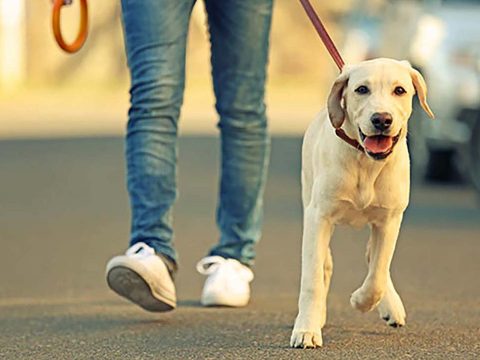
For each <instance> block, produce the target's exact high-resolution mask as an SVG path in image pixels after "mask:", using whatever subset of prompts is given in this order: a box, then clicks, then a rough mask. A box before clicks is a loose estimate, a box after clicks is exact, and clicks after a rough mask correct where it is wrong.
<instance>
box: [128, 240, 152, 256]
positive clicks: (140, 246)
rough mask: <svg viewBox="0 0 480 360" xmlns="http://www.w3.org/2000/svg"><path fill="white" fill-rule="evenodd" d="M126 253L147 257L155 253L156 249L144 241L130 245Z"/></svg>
mask: <svg viewBox="0 0 480 360" xmlns="http://www.w3.org/2000/svg"><path fill="white" fill-rule="evenodd" d="M125 255H128V256H134V257H146V256H150V255H155V250H154V249H153V248H152V247H150V246H148V245H147V244H145V243H143V242H138V243H136V244H133V245H132V246H130V247H129V248H128V250H127V251H126V252H125Z"/></svg>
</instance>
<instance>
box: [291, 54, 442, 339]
mask: <svg viewBox="0 0 480 360" xmlns="http://www.w3.org/2000/svg"><path fill="white" fill-rule="evenodd" d="M426 92H427V90H426V86H425V81H424V79H423V78H422V76H421V75H420V73H419V72H418V71H416V70H415V69H413V68H412V67H411V65H410V64H409V63H408V62H407V61H396V60H392V59H375V60H371V61H365V62H362V63H360V64H357V65H351V66H347V67H345V68H344V70H343V71H342V73H341V74H340V76H339V77H338V78H337V80H336V81H335V83H334V85H333V87H332V90H331V93H330V96H329V98H328V111H327V110H324V111H322V112H321V113H320V114H319V116H318V117H317V118H316V119H315V120H314V121H313V122H312V124H311V125H310V126H309V128H308V130H307V132H306V134H305V137H304V142H303V149H302V200H303V207H304V215H303V216H304V225H303V247H302V279H301V288H300V298H299V302H298V307H299V312H298V316H297V318H296V321H295V326H294V329H293V333H292V336H291V340H290V345H291V346H292V347H303V348H311V347H317V346H321V345H322V328H323V326H324V324H325V320H326V298H327V293H328V288H329V285H330V277H331V275H332V266H333V263H332V256H331V253H330V247H329V242H330V237H331V235H332V233H333V230H334V227H335V225H336V224H350V225H352V226H355V227H361V226H364V225H366V224H369V226H370V229H371V233H370V239H369V242H368V246H367V255H366V257H367V263H368V274H367V277H366V279H365V280H364V282H363V284H362V286H361V287H360V288H359V289H358V290H356V291H355V292H354V293H353V294H352V295H351V298H350V303H351V305H352V306H353V307H354V308H356V309H358V310H360V311H362V312H366V311H370V310H372V309H374V308H375V307H377V308H378V311H379V313H380V317H381V318H382V319H384V320H386V322H387V323H388V325H390V326H393V327H397V326H402V325H404V324H405V317H406V314H405V309H404V307H403V304H402V300H401V299H400V296H399V295H398V293H397V291H396V290H395V287H394V286H393V283H392V279H391V278H390V262H391V260H392V256H393V252H394V249H395V243H396V241H397V237H398V233H399V229H400V224H401V222H402V217H403V212H404V210H405V208H406V207H407V205H408V200H409V191H410V160H409V156H408V149H407V143H406V136H407V122H408V119H409V117H410V114H411V112H412V98H413V96H414V95H415V93H416V94H417V96H418V98H419V100H420V104H421V106H422V108H423V109H424V110H425V111H426V112H427V114H428V115H429V116H430V117H432V118H433V113H432V111H431V110H430V108H429V106H428V104H427V102H426ZM332 125H333V126H332ZM340 127H341V128H342V130H343V136H341V134H339V136H336V134H335V132H336V131H335V129H339V128H340Z"/></svg>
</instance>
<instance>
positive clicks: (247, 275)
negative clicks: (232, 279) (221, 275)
mask: <svg viewBox="0 0 480 360" xmlns="http://www.w3.org/2000/svg"><path fill="white" fill-rule="evenodd" d="M197 271H198V272H199V273H200V274H202V275H211V274H213V273H214V272H216V271H231V272H234V273H236V274H237V275H239V276H240V277H242V278H243V279H244V280H245V281H249V282H250V281H252V280H253V272H252V270H250V269H249V268H248V267H246V266H245V265H243V264H242V263H240V262H239V261H238V260H235V259H225V258H223V257H221V256H207V257H204V258H203V259H201V260H200V261H199V262H198V263H197Z"/></svg>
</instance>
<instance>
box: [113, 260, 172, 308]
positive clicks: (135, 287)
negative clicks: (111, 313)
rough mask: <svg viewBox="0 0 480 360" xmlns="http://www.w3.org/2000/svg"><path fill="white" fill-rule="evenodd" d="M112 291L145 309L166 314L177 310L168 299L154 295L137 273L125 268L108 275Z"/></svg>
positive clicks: (115, 269)
mask: <svg viewBox="0 0 480 360" xmlns="http://www.w3.org/2000/svg"><path fill="white" fill-rule="evenodd" d="M107 283H108V286H109V287H110V289H112V290H113V291H115V292H116V293H117V294H118V295H120V296H122V297H124V298H126V299H128V300H130V301H131V302H133V303H134V304H137V305H139V306H141V307H142V308H143V309H145V310H148V311H154V312H166V311H171V310H173V309H175V304H172V302H171V301H169V300H168V299H165V298H162V297H161V296H159V295H158V294H155V295H154V293H153V291H152V289H151V288H150V286H149V285H148V283H147V282H146V281H145V280H144V279H143V278H142V277H141V276H140V275H139V274H138V273H137V272H135V271H133V270H132V269H130V268H128V267H125V266H115V267H113V268H112V269H110V270H109V271H108V273H107Z"/></svg>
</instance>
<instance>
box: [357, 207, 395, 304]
mask: <svg viewBox="0 0 480 360" xmlns="http://www.w3.org/2000/svg"><path fill="white" fill-rule="evenodd" d="M401 222H402V214H400V215H396V216H393V217H390V218H389V219H387V221H385V223H384V224H372V225H371V232H372V233H371V238H370V244H369V245H370V246H371V248H370V256H369V257H370V261H369V264H368V274H367V277H366V279H365V281H364V282H363V285H362V286H361V287H360V288H359V289H358V290H356V291H355V292H354V293H353V294H352V296H351V298H350V304H351V305H352V306H353V307H354V308H356V309H358V310H360V311H362V312H366V311H370V310H372V309H373V308H375V307H376V306H377V304H378V303H379V302H380V300H382V297H383V296H384V294H385V290H386V288H387V284H388V279H389V275H390V263H391V261H392V257H393V252H394V250H395V244H396V242H397V238H398V233H399V231H400V224H401Z"/></svg>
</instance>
